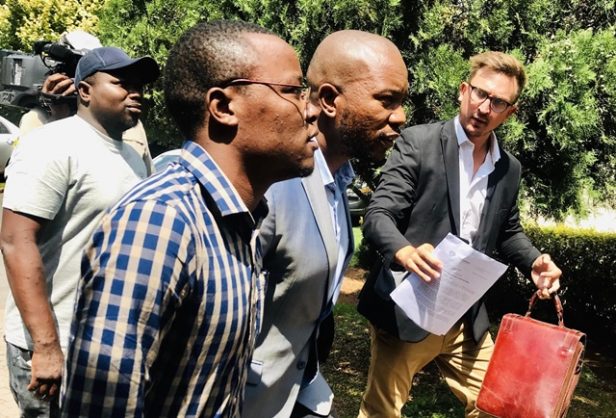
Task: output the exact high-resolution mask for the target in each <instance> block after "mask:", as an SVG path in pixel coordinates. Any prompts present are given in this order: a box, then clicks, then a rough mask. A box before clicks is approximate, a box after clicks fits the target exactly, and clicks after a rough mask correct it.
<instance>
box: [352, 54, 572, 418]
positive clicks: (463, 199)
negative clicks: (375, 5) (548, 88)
mask: <svg viewBox="0 0 616 418" xmlns="http://www.w3.org/2000/svg"><path fill="white" fill-rule="evenodd" d="M470 63H471V72H470V76H469V79H468V80H469V81H468V82H463V83H462V84H461V85H460V95H459V98H458V100H459V101H460V113H459V115H458V116H456V118H454V119H453V120H449V121H446V122H439V123H434V124H429V125H420V126H415V127H412V128H408V129H406V130H404V131H403V132H402V136H401V138H400V139H399V140H398V141H397V142H396V144H395V146H394V150H393V152H392V154H391V156H390V157H389V159H388V161H387V164H386V165H385V166H384V167H383V170H382V176H381V180H380V183H379V186H378V188H377V190H376V191H375V193H374V195H373V198H372V201H371V202H370V205H369V207H368V210H367V214H366V221H365V225H364V236H365V237H366V238H367V239H368V240H369V241H370V242H371V243H372V244H373V245H374V247H375V248H376V250H377V252H378V254H379V256H380V263H379V265H378V266H377V267H376V268H375V269H373V270H372V271H371V272H370V275H369V278H368V280H367V281H366V284H365V285H364V288H363V289H362V292H361V294H360V301H359V306H358V310H359V311H360V313H362V314H363V315H364V316H366V317H367V318H368V319H369V320H370V322H371V329H370V331H371V347H372V348H371V359H370V369H369V373H368V382H367V388H366V391H365V392H364V395H363V397H362V402H361V407H360V412H359V416H360V417H371V418H378V417H381V418H384V417H386V418H391V417H400V415H401V409H402V407H403V406H404V404H405V402H406V401H407V399H408V398H409V392H410V389H411V384H412V381H413V376H414V375H415V373H417V372H418V371H420V370H421V369H422V368H423V367H424V366H425V365H426V364H428V363H429V362H430V361H432V360H435V361H436V363H437V365H438V367H439V369H440V371H441V373H442V375H443V377H444V378H445V381H446V382H447V384H448V385H449V387H450V388H451V390H452V391H453V393H454V394H455V395H456V396H457V397H458V399H460V401H461V402H462V403H464V404H465V409H466V416H467V417H478V416H481V413H480V412H479V411H478V410H477V409H476V408H475V401H476V399H477V395H478V392H479V388H480V387H481V382H482V380H483V377H484V374H485V371H486V367H487V365H488V361H489V360H490V356H491V354H492V350H493V345H494V344H493V342H492V339H491V337H490V334H489V333H488V332H487V330H488V326H489V322H488V317H487V313H486V308H485V305H484V303H483V299H482V300H480V301H479V302H478V303H477V304H475V305H474V306H473V307H472V308H471V309H470V310H469V311H468V312H467V314H466V315H465V316H464V317H463V318H461V319H460V320H459V321H458V323H457V324H456V325H454V326H453V327H452V328H451V329H450V330H449V332H448V333H447V334H446V335H444V336H437V335H434V334H430V333H428V332H427V331H425V330H423V329H421V328H419V327H418V326H417V325H416V324H415V323H413V322H412V321H411V320H410V319H408V317H406V316H405V315H404V313H403V312H402V311H401V310H400V309H399V308H398V307H397V306H395V304H394V302H393V301H392V300H391V299H390V297H389V294H390V293H391V291H392V290H394V288H395V287H396V285H397V284H398V283H396V282H395V281H394V279H393V277H392V274H391V270H397V271H402V270H407V271H409V272H415V273H417V274H418V275H419V277H420V278H421V279H423V280H425V281H426V282H432V281H436V280H439V272H440V271H441V268H442V263H441V261H440V260H438V259H437V258H436V257H434V255H433V253H432V251H433V249H434V246H435V245H437V244H438V243H439V242H440V241H441V240H442V239H443V238H444V237H445V236H446V235H447V234H448V233H452V234H454V235H457V236H459V237H461V238H462V239H464V240H466V241H467V242H469V243H470V244H471V245H472V246H473V247H474V248H475V249H476V250H479V251H481V252H483V253H485V254H487V255H490V256H491V255H493V253H494V251H495V250H498V252H499V254H500V256H501V257H502V258H504V259H506V260H508V261H509V262H511V263H512V264H513V265H515V266H516V267H517V268H518V269H520V270H521V271H522V272H524V273H527V274H528V273H530V274H531V277H532V279H533V281H534V282H535V284H536V285H537V287H538V288H539V289H542V296H543V297H549V294H551V293H553V292H555V291H556V290H557V289H558V288H559V277H560V274H561V271H560V269H558V267H557V266H556V265H555V264H554V262H552V260H551V258H550V256H549V255H548V254H540V253H539V251H538V250H537V249H536V248H535V247H534V246H533V245H532V244H531V242H530V241H529V239H528V237H527V236H526V235H525V234H524V232H523V230H522V227H521V226H520V219H519V212H518V206H517V197H518V187H519V183H520V173H521V166H520V163H519V162H518V160H516V159H515V157H513V156H512V155H511V154H509V153H508V152H507V151H505V150H504V149H503V148H502V147H501V146H500V145H499V143H498V141H497V139H496V135H495V134H494V132H493V131H494V129H496V128H497V127H499V126H500V125H501V124H502V123H503V122H504V121H505V120H507V119H508V118H509V117H510V116H511V115H512V114H513V113H514V112H515V111H516V105H515V103H516V102H517V100H518V97H519V96H520V92H521V91H522V89H523V87H524V84H525V81H526V76H525V73H524V68H523V66H522V64H521V63H520V62H519V61H518V60H517V59H515V58H514V57H512V56H510V55H506V54H503V53H500V52H486V53H483V54H479V55H476V56H474V57H472V58H471V60H470Z"/></svg>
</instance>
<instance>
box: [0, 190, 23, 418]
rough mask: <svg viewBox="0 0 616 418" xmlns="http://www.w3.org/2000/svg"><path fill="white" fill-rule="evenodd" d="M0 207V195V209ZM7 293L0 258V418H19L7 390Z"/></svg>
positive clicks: (7, 288)
mask: <svg viewBox="0 0 616 418" xmlns="http://www.w3.org/2000/svg"><path fill="white" fill-rule="evenodd" d="M1 206H2V195H1V194H0V207H1ZM1 222H2V211H1V210H0V223H1ZM8 292H9V284H8V282H7V281H6V271H5V270H4V262H3V260H2V257H0V334H1V335H2V340H1V341H0V418H15V417H19V408H17V404H16V403H15V400H14V399H13V395H12V394H11V389H10V388H9V372H8V369H7V367H6V344H5V342H4V303H5V302H6V295H7V294H8Z"/></svg>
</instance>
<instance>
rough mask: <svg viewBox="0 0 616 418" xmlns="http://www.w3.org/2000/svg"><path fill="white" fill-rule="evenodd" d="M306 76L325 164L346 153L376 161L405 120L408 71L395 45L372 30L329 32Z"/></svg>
mask: <svg viewBox="0 0 616 418" xmlns="http://www.w3.org/2000/svg"><path fill="white" fill-rule="evenodd" d="M307 75H308V84H309V86H310V99H309V100H310V103H311V105H315V106H319V108H320V113H319V117H318V120H317V125H318V127H319V131H320V133H319V135H318V137H317V141H318V142H319V146H320V147H321V150H322V151H323V154H324V155H325V158H326V160H327V161H328V164H329V165H330V168H333V169H335V168H336V167H339V166H341V165H342V164H343V163H344V162H345V161H347V160H348V159H349V158H356V159H358V160H363V161H366V160H371V161H380V160H382V159H383V158H384V156H385V153H386V152H387V150H388V149H389V147H391V145H392V144H393V141H394V140H395V138H396V137H397V136H398V133H399V132H400V127H401V126H402V124H403V123H404V121H405V115H404V109H403V108H402V102H403V101H404V98H405V97H406V95H407V93H408V72H407V69H406V65H405V64H404V60H403V59H402V54H400V51H399V50H398V48H397V47H396V45H394V44H393V42H391V41H390V40H388V39H386V38H384V37H382V36H379V35H375V34H373V33H368V32H361V31H358V30H343V31H340V32H334V33H332V34H331V35H329V36H327V37H326V38H325V39H324V40H323V41H322V42H321V43H320V44H319V46H318V47H317V49H316V51H315V52H314V55H313V56H312V60H311V61H310V65H309V67H308V73H307ZM333 169H332V172H333V171H334V170H333Z"/></svg>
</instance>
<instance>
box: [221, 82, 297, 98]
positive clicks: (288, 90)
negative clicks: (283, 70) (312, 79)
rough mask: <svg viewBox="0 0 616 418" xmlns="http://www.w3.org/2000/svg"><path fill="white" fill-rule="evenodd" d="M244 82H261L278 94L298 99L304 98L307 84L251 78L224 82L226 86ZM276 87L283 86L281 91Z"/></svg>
mask: <svg viewBox="0 0 616 418" xmlns="http://www.w3.org/2000/svg"><path fill="white" fill-rule="evenodd" d="M242 84H261V85H263V86H268V87H270V88H271V89H272V90H274V91H275V92H276V93H278V94H286V95H293V96H296V97H297V98H298V99H303V98H304V97H305V94H306V90H307V88H306V85H305V84H303V83H302V84H285V83H274V82H271V81H262V80H251V79H249V78H236V79H233V80H230V81H227V82H226V83H224V86H225V87H226V86H235V85H242ZM274 87H281V89H280V91H278V90H277V89H275V88H274Z"/></svg>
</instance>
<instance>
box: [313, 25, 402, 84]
mask: <svg viewBox="0 0 616 418" xmlns="http://www.w3.org/2000/svg"><path fill="white" fill-rule="evenodd" d="M392 54H393V55H394V56H397V57H399V58H400V62H402V56H401V54H400V51H399V50H398V48H397V47H396V45H394V43H393V42H391V41H390V40H389V39H387V38H384V37H382V36H380V35H375V34H373V33H369V32H362V31H359V30H341V31H338V32H334V33H332V34H330V35H328V36H327V37H326V38H325V39H323V41H321V43H320V44H319V46H318V47H317V49H316V50H315V52H314V54H313V56H312V59H311V60H310V65H309V67H308V72H307V78H308V82H309V83H310V85H311V87H313V88H316V87H318V86H319V85H321V84H323V83H331V84H334V85H336V86H338V87H342V86H344V85H345V84H346V83H348V82H351V81H353V80H358V79H361V78H362V75H364V74H365V73H366V70H368V69H369V68H371V67H374V66H376V65H379V64H380V63H382V62H384V61H386V60H388V59H391V56H392Z"/></svg>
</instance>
